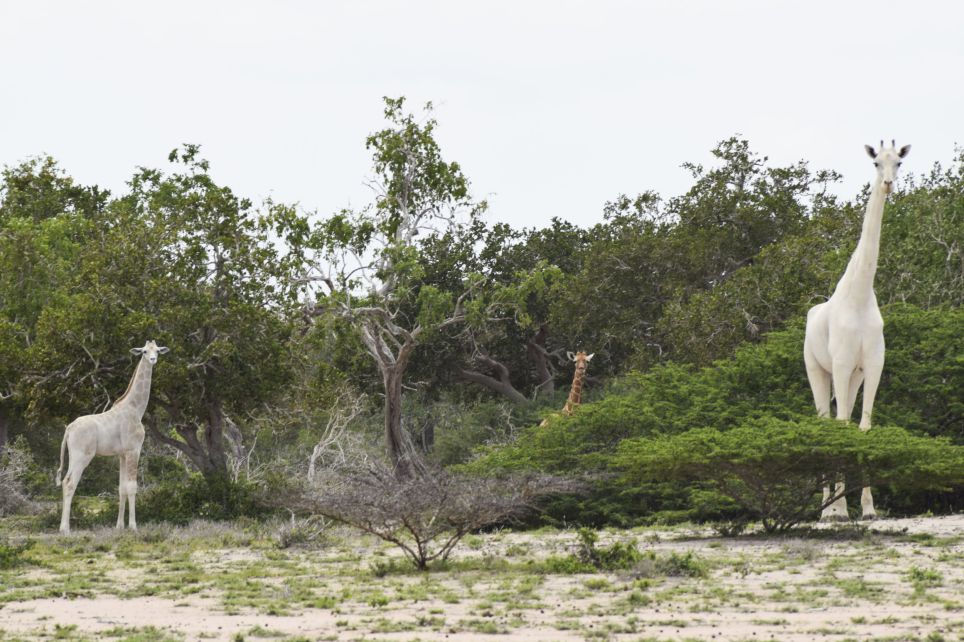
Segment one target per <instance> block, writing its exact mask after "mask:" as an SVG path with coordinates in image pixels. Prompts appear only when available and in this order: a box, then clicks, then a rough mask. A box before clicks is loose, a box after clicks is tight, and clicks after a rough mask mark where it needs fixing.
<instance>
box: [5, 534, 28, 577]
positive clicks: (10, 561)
mask: <svg viewBox="0 0 964 642" xmlns="http://www.w3.org/2000/svg"><path fill="white" fill-rule="evenodd" d="M33 545H34V542H33V540H29V539H28V540H26V541H25V542H23V543H21V544H11V543H10V542H9V541H4V540H2V539H0V570H5V569H10V568H16V567H17V566H22V565H24V564H27V563H29V561H30V560H29V559H27V558H26V557H24V553H26V552H27V551H28V550H30V549H31V548H32V547H33Z"/></svg>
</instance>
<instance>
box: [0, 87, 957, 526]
mask: <svg viewBox="0 0 964 642" xmlns="http://www.w3.org/2000/svg"><path fill="white" fill-rule="evenodd" d="M385 116H386V121H387V122H386V125H385V127H384V128H383V129H381V130H378V131H376V132H375V133H373V134H372V135H371V136H370V137H369V138H368V139H367V141H365V143H366V146H367V148H368V149H369V150H370V151H371V153H372V160H373V163H372V175H371V176H370V177H369V178H371V183H372V185H373V186H374V187H373V198H372V202H371V203H370V204H369V205H367V206H366V207H363V208H360V209H358V210H354V211H343V212H339V213H336V214H333V215H328V214H324V213H322V214H319V213H315V212H308V211H304V210H303V209H301V208H299V207H296V206H290V205H286V204H282V203H274V202H270V201H269V202H265V203H259V204H255V203H252V202H251V201H250V200H247V199H245V198H244V197H242V196H239V195H237V194H235V193H234V191H233V190H232V189H231V188H229V187H227V186H224V185H220V184H218V183H217V182H216V181H215V179H214V178H213V177H212V173H211V168H210V167H209V165H208V163H207V162H206V161H205V160H203V157H202V155H201V150H200V149H199V148H198V147H197V146H193V145H186V146H184V147H181V148H178V149H176V150H175V151H174V152H172V153H171V155H170V157H169V158H168V161H169V167H168V168H167V169H165V170H157V169H143V168H141V169H138V170H137V172H136V173H135V174H134V175H133V176H132V177H131V179H130V181H129V182H128V187H127V189H126V190H125V191H124V192H123V193H120V194H110V193H108V192H106V191H105V190H102V189H100V188H98V187H97V186H84V185H78V184H77V183H76V181H74V180H73V179H72V178H71V177H70V176H69V174H68V173H67V171H65V170H64V169H63V168H61V167H59V166H58V165H57V163H56V161H54V160H53V159H51V158H35V159H30V160H27V161H24V162H22V163H20V164H17V165H12V166H7V167H5V168H4V170H3V173H2V181H0V395H2V400H0V448H2V447H3V446H4V445H5V444H8V443H10V442H13V441H14V440H16V439H22V440H24V441H25V443H26V444H27V446H28V449H29V451H30V452H31V453H32V455H33V459H34V462H35V465H36V467H37V469H38V470H40V471H47V470H50V471H52V470H53V468H55V465H54V463H55V459H56V452H57V446H58V445H59V443H60V438H61V436H62V434H63V428H64V426H65V425H66V424H67V423H68V422H69V421H71V420H72V419H73V418H75V417H77V416H79V415H82V414H88V413H91V412H95V411H100V410H103V409H106V408H107V407H109V405H110V404H111V403H112V401H113V400H114V399H115V398H116V397H117V396H119V395H120V394H121V393H122V392H123V391H124V390H125V388H126V385H127V381H128V379H129V377H130V375H131V373H132V371H133V367H134V364H133V362H132V360H131V357H130V356H129V353H128V350H129V348H130V347H132V346H135V345H142V344H143V342H144V341H145V340H146V339H155V340H157V341H158V343H160V344H163V345H167V346H169V347H170V348H171V352H170V354H168V355H165V359H164V361H163V362H162V363H161V364H160V365H159V366H158V368H157V369H156V371H155V377H154V383H153V389H152V403H151V405H150V408H149V410H148V414H147V415H146V416H145V425H146V426H147V429H148V452H147V453H146V457H145V464H146V465H145V466H144V467H143V468H144V469H143V470H142V475H144V482H145V486H150V485H151V484H152V483H154V484H155V485H157V486H158V491H157V492H158V493H162V491H163V492H168V491H169V490H170V489H168V490H164V489H162V488H161V486H163V484H164V483H165V480H167V481H171V480H173V482H172V483H171V488H175V489H176V488H181V489H186V488H189V487H190V486H189V483H188V482H187V481H185V480H186V479H189V478H190V479H193V480H194V481H191V482H190V483H191V484H208V485H211V484H216V485H218V487H219V488H229V487H230V486H231V484H241V483H254V482H257V483H259V484H267V483H282V481H283V480H284V479H285V478H286V477H290V476H291V475H292V474H295V475H305V474H307V469H308V466H309V456H310V455H312V453H314V457H313V458H312V460H311V463H312V464H316V465H323V464H324V461H325V458H330V457H335V456H343V455H344V451H345V449H346V448H349V447H350V448H356V449H367V450H368V451H369V452H379V453H380V452H386V451H387V454H388V456H389V458H390V459H391V460H392V462H393V463H394V464H395V465H404V464H405V461H406V459H405V453H406V452H408V451H410V450H413V449H414V450H415V451H419V452H422V453H423V454H424V455H426V456H427V457H428V458H430V459H434V460H435V461H437V462H438V463H441V464H443V465H453V464H461V463H464V462H466V461H469V460H471V459H474V458H476V457H477V456H478V453H479V448H480V447H482V446H486V447H488V449H489V450H488V454H486V455H484V458H495V460H499V461H502V462H503V463H505V462H506V461H509V460H512V461H514V462H515V463H513V464H512V465H516V464H518V463H519V461H517V460H520V459H524V460H525V462H526V465H531V466H538V467H543V468H546V469H547V470H565V469H566V468H567V467H569V466H571V467H572V468H575V469H583V470H589V471H597V472H598V471H599V470H602V469H603V468H605V467H604V466H602V465H601V464H599V461H598V460H599V458H600V457H602V458H603V459H605V457H606V456H607V455H606V453H615V449H616V446H618V444H619V442H620V440H621V439H624V438H631V437H632V438H635V437H640V436H645V435H649V434H653V433H657V432H658V433H666V432H674V431H676V432H681V431H684V430H686V429H688V428H698V427H707V426H709V427H719V428H721V429H726V428H730V427H735V426H738V425H740V424H741V422H742V421H743V420H744V419H745V418H746V417H749V416H754V417H757V418H759V416H760V413H761V412H762V409H767V410H768V412H770V411H772V414H773V415H774V416H779V417H783V418H788V417H791V416H804V415H806V414H809V413H810V404H811V402H810V399H809V391H808V389H807V388H806V376H805V373H804V370H803V365H802V357H801V356H800V346H801V345H802V339H800V337H799V336H798V335H799V334H800V328H801V324H802V318H803V314H804V313H805V311H806V309H807V308H808V307H810V306H811V305H813V304H814V303H817V302H819V301H821V300H823V299H824V297H826V296H828V295H829V293H830V292H831V291H832V289H833V286H834V284H835V283H836V280H837V279H838V278H839V276H840V274H841V273H842V272H843V269H844V267H845V265H846V262H847V260H848V258H849V256H850V252H851V251H852V250H853V248H854V246H855V245H856V241H857V237H858V235H859V230H860V224H861V217H862V214H863V206H864V203H865V202H866V193H862V194H858V195H856V196H855V197H854V199H853V200H852V201H842V200H841V199H839V198H837V197H835V196H834V195H833V194H832V192H831V191H830V185H831V184H832V183H833V182H834V181H836V180H837V179H838V178H839V176H837V175H836V174H835V173H834V172H832V171H814V170H813V169H811V168H810V167H809V166H808V165H807V163H806V162H803V161H801V162H799V163H796V164H794V165H791V166H788V167H773V166H771V165H770V164H769V162H768V159H767V158H766V157H764V156H760V155H759V154H757V153H754V152H753V151H752V150H751V149H750V146H749V143H748V142H747V141H745V140H741V139H738V138H732V139H729V140H726V141H723V142H721V143H720V144H719V145H718V146H717V147H716V148H715V149H714V150H713V156H714V159H715V160H714V162H713V164H712V166H709V167H703V166H699V165H687V166H686V169H687V170H688V171H689V172H690V173H691V175H692V187H691V188H690V189H689V190H688V191H687V192H686V193H685V194H682V195H680V196H676V197H673V198H664V197H662V196H660V195H658V194H655V193H653V192H643V193H641V194H640V195H638V196H617V197H615V198H614V199H613V201H612V202H611V203H608V204H607V205H606V206H605V207H604V210H603V220H602V222H600V223H599V224H597V225H595V226H592V227H590V228H579V227H577V226H574V225H572V224H570V223H567V222H565V221H562V220H559V219H553V220H552V222H551V224H550V225H548V226H546V227H544V228H538V229H513V228H511V227H509V226H507V225H504V224H494V225H493V224H490V223H488V222H487V221H486V219H485V211H486V209H487V204H486V203H485V202H484V201H478V200H475V199H474V198H473V197H472V194H471V190H470V182H469V179H468V177H467V176H466V175H465V173H464V172H463V169H462V168H461V167H460V166H459V165H458V164H457V163H454V162H451V161H449V160H446V159H445V158H444V154H443V152H442V150H441V149H440V148H439V147H438V145H437V143H436V141H435V136H434V132H435V127H436V123H435V121H434V120H433V119H432V118H431V113H430V110H429V113H428V114H426V115H419V116H418V117H416V116H415V115H413V114H412V113H411V112H409V111H407V109H406V106H405V104H404V101H403V100H402V99H397V100H386V109H385ZM854 153H860V150H859V148H855V152H854ZM868 176H870V169H869V168H868ZM360 178H362V177H360ZM876 290H877V295H878V300H879V301H880V303H881V306H882V308H883V309H884V312H885V318H886V319H887V320H888V323H889V325H888V328H887V330H886V336H887V341H888V356H887V359H888V363H887V366H886V367H885V373H884V382H883V383H882V385H881V390H880V394H879V395H878V404H877V410H876V417H877V419H878V420H880V421H882V422H886V423H891V424H895V425H900V426H903V427H906V428H908V429H911V430H913V431H917V432H920V433H928V434H932V435H943V436H946V437H949V438H951V439H953V440H954V441H956V443H959V444H961V443H964V393H962V391H964V347H962V344H961V336H962V335H964V321H962V318H961V315H960V305H961V302H962V300H964V156H962V157H961V158H959V159H958V160H957V161H956V163H955V164H954V166H952V167H951V168H949V169H944V168H940V167H935V168H934V169H933V170H932V171H931V172H930V173H929V174H927V175H925V176H919V177H910V178H906V179H904V180H903V186H902V188H901V191H899V192H897V193H895V194H893V195H892V196H891V197H890V200H889V201H888V203H887V206H886V209H885V215H884V225H883V238H882V243H881V254H880V265H879V268H878V273H877V280H876ZM775 331H779V332H776V334H774V333H775ZM768 336H773V337H774V339H772V340H771V341H769V342H767V340H766V338H767V337H768ZM580 349H584V350H586V351H588V352H594V353H595V355H596V356H595V358H594V359H593V361H592V363H591V366H590V371H589V374H590V379H589V382H588V387H587V390H588V395H589V398H590V399H599V400H600V401H599V403H597V404H592V405H591V407H589V408H587V409H586V410H585V411H584V412H580V413H577V415H576V416H575V417H574V418H573V419H571V420H569V421H567V422H565V425H561V424H560V425H559V427H558V430H553V431H542V432H536V431H535V430H533V429H530V428H529V426H531V425H533V424H537V423H538V422H539V419H540V418H541V417H542V416H544V415H545V414H546V412H547V411H549V410H557V409H558V408H561V406H562V402H563V400H564V399H565V395H566V392H567V391H568V385H569V382H570V380H571V376H572V370H571V363H570V362H569V361H568V360H567V359H566V357H565V354H566V352H567V351H576V350H580ZM774 355H777V356H774ZM701 400H702V401H701ZM701 404H704V405H705V408H703V409H702V410H698V408H700V407H701ZM706 404H708V405H706ZM741 413H743V414H741ZM520 434H521V435H522V437H521V438H520V437H519V435H520ZM563 435H564V437H563ZM581 436H584V438H583V437H581ZM553 439H565V440H566V444H567V446H566V447H565V448H556V447H552V448H549V447H548V446H546V445H545V444H543V442H544V441H546V440H549V441H552V440H553ZM573 439H575V441H572V440H573ZM326 440H327V441H326ZM316 444H317V445H324V447H323V448H321V450H320V451H319V450H318V449H313V447H314V446H315V445H316ZM503 444H508V446H504V447H503V446H502V445H503ZM520 453H521V454H520ZM547 453H551V460H550V459H545V457H548V455H547ZM172 455H173V456H172ZM584 456H585V457H584ZM586 457H589V459H586ZM540 458H542V459H540ZM573 458H575V459H573ZM593 458H595V460H594V459H593ZM484 460H485V459H483V461H484ZM576 460H578V461H576ZM593 461H595V463H593ZM510 463H511V462H510ZM476 465H478V463H477V464H476ZM507 465H508V464H507ZM112 470H113V469H111V468H110V467H109V466H108V465H107V464H102V465H100V467H99V468H98V467H97V466H92V468H91V469H90V472H88V473H87V477H86V478H85V479H86V481H85V482H83V483H82V486H81V493H83V492H84V486H87V489H88V492H96V491H100V490H108V489H109V490H110V491H111V492H113V484H114V483H116V482H115V481H114V479H113V478H114V475H115V474H116V473H115V472H112ZM192 474H198V475H200V477H190V476H191V475H192ZM41 477H42V475H41ZM198 480H200V481H198ZM225 480H227V481H225ZM245 480H247V481H245ZM40 487H41V484H40V483H39V482H38V488H40ZM606 489H607V486H606V483H601V485H599V486H597V488H596V490H597V492H600V493H605V492H608V491H607V490H606ZM51 490H52V489H51ZM609 490H612V488H611V487H610V488H609ZM184 492H185V493H187V491H184ZM233 492H234V491H233V490H230V488H229V489H228V490H224V491H223V492H222V493H221V495H219V496H220V497H222V498H223V497H229V496H231V493H233ZM653 493H655V494H653ZM653 493H649V494H648V495H646V494H645V493H644V495H645V497H643V496H634V498H631V499H627V500H626V501H623V500H618V501H617V500H613V497H616V496H620V497H623V498H624V499H625V498H626V493H622V494H619V493H616V495H613V494H609V495H606V498H608V499H607V500H606V501H602V502H599V501H597V502H595V503H594V506H595V507H596V508H594V509H593V510H595V511H596V512H599V510H598V507H599V506H608V505H609V504H613V501H615V505H617V506H616V508H612V510H611V511H610V512H612V514H614V515H615V514H618V515H619V517H618V519H635V518H639V517H642V516H644V515H646V514H651V513H653V512H654V511H659V510H665V511H668V510H677V509H678V508H679V507H680V506H682V505H683V504H682V503H680V501H677V500H678V499H679V489H678V488H675V489H666V488H663V489H660V490H659V491H658V492H656V491H653ZM631 494H632V493H631ZM197 495H198V497H199V498H200V497H202V496H204V495H205V493H204V492H203V491H198V492H197ZM159 496H160V495H159ZM165 496H166V497H168V500H166V503H167V504H171V503H172V502H171V495H170V493H169V492H168V495H165ZM674 497H675V498H676V499H673V498H674ZM942 497H944V498H945V499H942V500H941V501H944V502H945V504H946V503H947V501H950V500H947V497H949V495H944V496H942ZM597 499H598V495H597ZM201 501H203V499H198V502H201ZM573 501H576V500H573ZM580 501H582V500H580ZM607 502H608V503H607ZM674 502H675V503H674ZM915 502H916V503H915ZM928 502H931V503H933V502H932V498H931V499H928V498H922V499H919V500H914V501H913V502H904V504H902V505H899V506H898V504H899V502H896V503H895V502H891V506H893V507H894V508H895V509H898V508H899V509H907V510H913V509H920V508H922V507H923V508H927V507H929V505H928V504H927V503H928ZM589 503H592V502H589ZM188 504H190V502H188ZM184 510H185V511H191V510H196V506H194V507H193V508H192V507H191V506H190V505H189V506H187V507H185V508H184ZM568 510H570V518H571V511H572V510H576V511H579V510H588V508H585V507H584V508H579V506H575V507H574V508H572V507H570V509H568ZM606 510H609V509H608V508H607V509H605V510H603V511H602V512H603V513H605V511H606ZM142 514H149V509H148V513H143V512H142ZM593 519H596V517H593ZM599 519H602V520H603V521H605V519H606V517H605V515H603V516H602V517H599ZM614 519H616V518H614Z"/></svg>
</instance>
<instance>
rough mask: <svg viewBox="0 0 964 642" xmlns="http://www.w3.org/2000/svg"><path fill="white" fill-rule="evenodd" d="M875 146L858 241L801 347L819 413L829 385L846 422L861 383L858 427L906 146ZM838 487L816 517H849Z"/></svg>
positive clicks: (876, 363)
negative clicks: (886, 220) (885, 227)
mask: <svg viewBox="0 0 964 642" xmlns="http://www.w3.org/2000/svg"><path fill="white" fill-rule="evenodd" d="M880 147H881V148H880V151H879V152H878V151H875V150H874V149H873V148H872V147H870V146H867V147H866V149H867V153H868V154H869V155H870V157H871V158H873V159H874V166H875V167H876V168H877V176H876V178H875V180H874V183H873V185H872V186H871V191H870V198H869V199H868V201H867V211H866V213H865V214H864V221H863V228H862V230H861V234H860V241H859V242H858V243H857V248H856V249H855V250H854V253H853V256H851V257H850V262H849V263H848V264H847V269H846V271H845V272H844V275H843V276H842V277H841V278H840V281H839V282H838V283H837V287H836V288H835V289H834V292H833V295H832V296H831V297H830V299H829V300H827V301H826V302H824V303H820V304H818V305H815V306H814V307H813V308H811V309H810V311H809V312H808V313H807V330H806V338H805V339H804V347H803V356H804V362H805V363H806V366H807V378H808V379H809V381H810V388H811V391H812V392H813V400H814V404H815V405H816V407H817V414H818V415H819V416H821V417H829V416H830V400H831V384H832V386H833V394H834V395H835V396H836V399H837V419H839V420H841V421H850V417H851V414H852V413H853V408H854V403H855V401H856V399H857V392H858V390H859V389H860V386H861V385H863V387H864V395H863V404H862V406H863V407H862V409H861V414H860V429H861V430H869V429H870V425H871V415H872V412H873V406H874V398H875V396H876V394H877V386H878V384H879V383H880V376H881V373H882V372H883V369H884V352H885V346H884V320H883V317H882V316H881V314H880V308H878V307H877V296H876V295H875V293H874V276H875V274H876V272H877V259H878V256H879V251H880V228H881V222H882V220H883V213H884V202H885V201H886V199H887V194H889V193H890V192H891V191H892V190H893V183H894V180H895V179H896V177H897V168H898V167H899V166H900V163H901V159H902V158H903V157H904V156H906V155H907V152H909V151H910V145H905V146H904V147H902V148H901V149H900V150H897V149H896V147H895V146H894V145H893V143H892V144H891V147H889V148H885V147H884V145H883V141H881V146H880ZM844 490H845V489H844V486H843V482H838V484H837V488H836V491H835V492H836V493H838V494H840V495H841V497H840V498H839V499H838V500H837V501H835V502H834V503H833V504H831V505H830V506H828V507H826V508H825V509H824V511H823V515H822V519H825V520H838V519H840V520H844V519H849V516H848V513H847V500H846V498H845V497H843V496H842V494H843V492H844ZM829 494H830V489H829V488H825V489H824V501H825V502H826V499H827V498H828V497H829ZM860 503H861V508H862V513H863V517H864V519H873V518H874V517H876V511H875V510H874V502H873V496H872V495H871V492H870V489H869V488H864V489H863V493H862V495H861V502H860Z"/></svg>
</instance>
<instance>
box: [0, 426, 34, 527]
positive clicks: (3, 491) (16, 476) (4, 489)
mask: <svg viewBox="0 0 964 642" xmlns="http://www.w3.org/2000/svg"><path fill="white" fill-rule="evenodd" d="M31 461H32V460H31V458H30V451H29V450H27V446H26V444H25V443H23V441H22V440H17V441H16V442H14V443H12V444H8V445H7V447H6V448H5V449H4V450H3V451H0V517H3V516H5V515H13V514H15V513H21V512H25V511H28V510H32V509H33V508H34V503H33V502H32V501H30V497H29V496H28V494H27V489H26V486H25V484H24V480H25V478H26V476H27V474H28V472H29V469H30V464H31Z"/></svg>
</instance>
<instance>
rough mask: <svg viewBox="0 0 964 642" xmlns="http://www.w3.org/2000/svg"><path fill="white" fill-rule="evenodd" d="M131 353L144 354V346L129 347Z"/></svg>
mask: <svg viewBox="0 0 964 642" xmlns="http://www.w3.org/2000/svg"><path fill="white" fill-rule="evenodd" d="M131 354H144V348H131Z"/></svg>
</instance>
